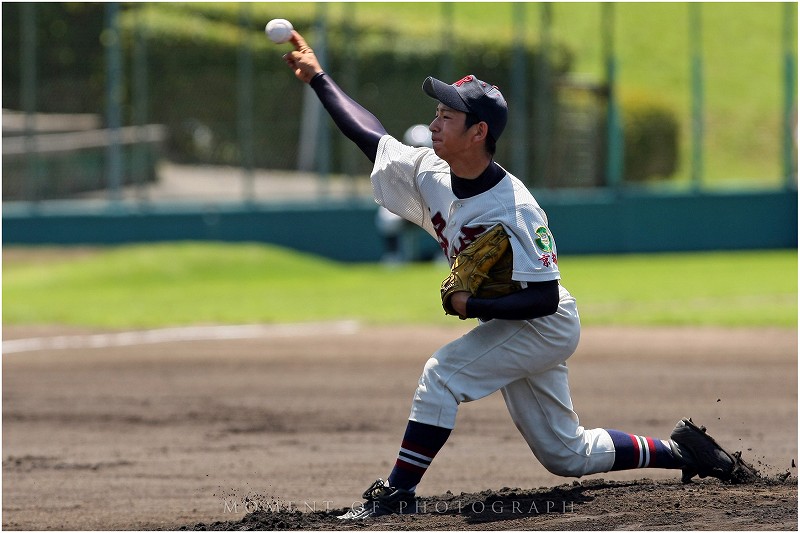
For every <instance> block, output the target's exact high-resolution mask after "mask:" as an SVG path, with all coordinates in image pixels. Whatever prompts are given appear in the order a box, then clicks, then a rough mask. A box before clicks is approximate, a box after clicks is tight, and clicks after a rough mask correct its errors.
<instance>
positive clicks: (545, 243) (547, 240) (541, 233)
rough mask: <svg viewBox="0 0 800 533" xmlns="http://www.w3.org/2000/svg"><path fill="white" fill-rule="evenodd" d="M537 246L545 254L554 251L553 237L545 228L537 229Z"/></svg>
mask: <svg viewBox="0 0 800 533" xmlns="http://www.w3.org/2000/svg"><path fill="white" fill-rule="evenodd" d="M536 246H538V247H539V249H540V250H541V251H543V252H545V253H550V252H552V251H553V236H552V235H550V231H549V230H548V229H547V228H545V227H544V226H539V227H538V228H536Z"/></svg>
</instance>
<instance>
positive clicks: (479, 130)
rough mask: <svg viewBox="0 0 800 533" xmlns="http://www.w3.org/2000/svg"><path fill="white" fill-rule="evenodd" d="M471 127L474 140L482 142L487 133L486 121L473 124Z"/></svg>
mask: <svg viewBox="0 0 800 533" xmlns="http://www.w3.org/2000/svg"><path fill="white" fill-rule="evenodd" d="M472 128H473V129H474V133H473V134H472V136H473V139H474V140H475V142H483V141H484V140H485V139H486V137H487V136H488V135H489V125H488V124H487V123H486V122H478V123H477V124H473V125H472Z"/></svg>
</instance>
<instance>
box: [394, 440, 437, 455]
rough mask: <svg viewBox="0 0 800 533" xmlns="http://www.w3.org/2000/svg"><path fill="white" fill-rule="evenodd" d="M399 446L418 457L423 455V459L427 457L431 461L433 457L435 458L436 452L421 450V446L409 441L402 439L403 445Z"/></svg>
mask: <svg viewBox="0 0 800 533" xmlns="http://www.w3.org/2000/svg"><path fill="white" fill-rule="evenodd" d="M401 446H402V447H403V448H405V449H406V450H410V451H412V452H414V453H418V454H420V455H424V456H425V457H428V458H429V459H433V458H434V457H436V452H433V451H431V450H429V449H427V448H423V447H422V446H420V445H419V444H417V443H416V442H412V441H410V440H405V439H404V440H403V443H402V444H401Z"/></svg>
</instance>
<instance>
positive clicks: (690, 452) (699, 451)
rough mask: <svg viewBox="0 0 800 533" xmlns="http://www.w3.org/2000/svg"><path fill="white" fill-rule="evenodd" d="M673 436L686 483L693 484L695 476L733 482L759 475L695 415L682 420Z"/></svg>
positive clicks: (673, 447)
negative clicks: (720, 442) (697, 423)
mask: <svg viewBox="0 0 800 533" xmlns="http://www.w3.org/2000/svg"><path fill="white" fill-rule="evenodd" d="M670 439H671V440H670V444H671V446H672V451H673V452H674V453H675V455H677V456H678V457H679V458H681V459H682V460H683V461H684V463H685V466H684V467H683V477H682V478H681V481H682V482H684V483H690V482H691V481H692V478H693V477H694V476H699V477H701V478H705V477H708V476H711V477H715V478H717V479H720V480H722V481H730V482H732V483H745V482H747V481H752V480H753V479H754V478H755V477H757V476H758V473H757V471H756V470H755V469H754V468H753V467H752V466H750V465H749V464H747V463H745V462H744V461H743V460H742V458H741V454H740V453H738V452H737V453H734V454H731V453H728V452H727V451H725V450H724V449H723V448H722V446H720V445H719V444H717V442H716V441H715V440H714V439H713V438H711V436H709V435H708V434H707V433H706V428H705V426H697V425H696V424H695V423H694V422H692V419H691V418H684V419H682V420H681V421H680V422H678V423H677V424H676V425H675V429H673V430H672V435H670Z"/></svg>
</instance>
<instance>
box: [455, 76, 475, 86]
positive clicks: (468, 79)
mask: <svg viewBox="0 0 800 533" xmlns="http://www.w3.org/2000/svg"><path fill="white" fill-rule="evenodd" d="M474 79H475V78H474V77H473V76H472V75H470V76H464V77H463V78H461V79H460V80H458V81H457V82H455V83H454V84H453V85H455V86H456V87H461V86H462V85H464V84H465V83H469V82H471V81H472V80H474Z"/></svg>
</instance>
